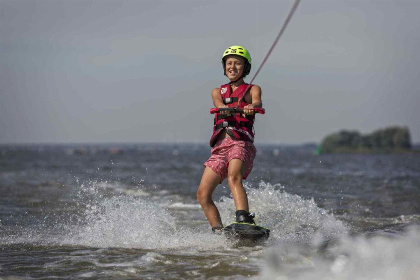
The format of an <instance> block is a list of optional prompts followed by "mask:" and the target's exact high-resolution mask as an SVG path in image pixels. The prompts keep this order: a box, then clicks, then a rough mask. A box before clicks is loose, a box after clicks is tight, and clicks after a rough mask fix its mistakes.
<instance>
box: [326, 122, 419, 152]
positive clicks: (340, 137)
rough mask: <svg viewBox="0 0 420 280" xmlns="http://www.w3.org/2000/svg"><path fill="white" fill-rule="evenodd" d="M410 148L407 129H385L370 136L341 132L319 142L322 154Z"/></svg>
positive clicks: (400, 150) (394, 150)
mask: <svg viewBox="0 0 420 280" xmlns="http://www.w3.org/2000/svg"><path fill="white" fill-rule="evenodd" d="M411 148H412V145H411V136H410V131H409V129H408V127H399V126H393V127H387V128H385V129H379V130H376V131H374V132H372V133H370V134H365V135H362V134H361V133H360V132H358V131H349V130H341V131H339V132H336V133H332V134H330V135H328V136H326V137H325V138H324V139H323V140H322V142H321V152H322V153H345V152H404V151H408V150H410V149H411Z"/></svg>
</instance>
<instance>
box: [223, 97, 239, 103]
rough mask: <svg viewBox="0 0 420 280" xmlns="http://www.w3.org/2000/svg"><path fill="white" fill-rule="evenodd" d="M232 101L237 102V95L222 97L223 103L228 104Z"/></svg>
mask: <svg viewBox="0 0 420 280" xmlns="http://www.w3.org/2000/svg"><path fill="white" fill-rule="evenodd" d="M233 102H238V97H228V98H223V103H224V104H230V103H233Z"/></svg>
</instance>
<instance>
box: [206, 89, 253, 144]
mask: <svg viewBox="0 0 420 280" xmlns="http://www.w3.org/2000/svg"><path fill="white" fill-rule="evenodd" d="M247 87H248V84H242V85H240V86H239V87H238V88H237V89H236V90H235V91H234V92H232V88H231V87H230V85H229V84H226V85H222V86H220V94H221V96H222V99H223V103H225V104H226V105H228V107H230V108H235V107H236V105H237V104H238V100H239V99H240V98H241V97H242V96H243V95H244V94H245V90H246V88H247ZM251 87H252V85H251ZM251 87H249V89H250V88H251ZM248 104H249V103H247V102H246V101H245V98H242V100H241V102H240V103H239V106H238V108H241V109H243V108H244V107H245V106H246V105H248ZM254 120H255V115H246V116H245V117H244V116H243V115H242V114H239V113H238V114H232V115H231V116H226V115H222V114H220V113H216V114H214V126H213V135H212V136H211V139H210V146H211V147H213V146H214V145H215V144H216V142H217V137H218V136H219V134H220V133H221V132H222V131H223V129H226V133H227V134H228V135H229V136H230V137H232V138H233V139H236V140H244V141H250V142H254Z"/></svg>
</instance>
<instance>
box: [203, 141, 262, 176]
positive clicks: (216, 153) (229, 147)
mask: <svg viewBox="0 0 420 280" xmlns="http://www.w3.org/2000/svg"><path fill="white" fill-rule="evenodd" d="M256 153H257V150H256V149H255V146H254V144H253V143H252V142H248V141H242V140H233V139H232V138H230V137H226V138H222V139H219V140H218V141H217V142H216V144H215V145H214V146H213V149H212V150H211V156H210V158H209V159H208V160H207V161H206V162H205V163H204V166H206V167H209V168H211V169H212V170H213V171H214V172H216V174H217V175H219V176H220V183H222V181H223V180H224V179H225V178H226V177H227V175H228V167H229V162H230V161H231V160H232V159H235V158H237V159H240V160H242V161H243V163H244V164H245V172H244V174H243V179H246V178H247V177H248V175H249V173H251V170H252V167H253V166H254V158H255V155H256Z"/></svg>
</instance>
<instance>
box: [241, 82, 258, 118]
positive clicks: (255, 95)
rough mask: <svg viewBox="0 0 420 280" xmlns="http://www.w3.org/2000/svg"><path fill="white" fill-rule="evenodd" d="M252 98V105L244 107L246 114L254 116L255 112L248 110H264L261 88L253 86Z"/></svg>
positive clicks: (250, 92)
mask: <svg viewBox="0 0 420 280" xmlns="http://www.w3.org/2000/svg"><path fill="white" fill-rule="evenodd" d="M249 94H250V96H251V102H250V103H251V104H249V105H246V106H245V107H244V113H245V114H254V111H253V110H246V109H248V108H249V109H254V108H262V100H261V88H260V87H259V86H252V87H251V90H250V91H249Z"/></svg>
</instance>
